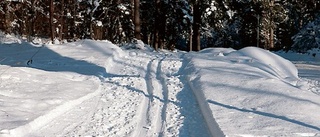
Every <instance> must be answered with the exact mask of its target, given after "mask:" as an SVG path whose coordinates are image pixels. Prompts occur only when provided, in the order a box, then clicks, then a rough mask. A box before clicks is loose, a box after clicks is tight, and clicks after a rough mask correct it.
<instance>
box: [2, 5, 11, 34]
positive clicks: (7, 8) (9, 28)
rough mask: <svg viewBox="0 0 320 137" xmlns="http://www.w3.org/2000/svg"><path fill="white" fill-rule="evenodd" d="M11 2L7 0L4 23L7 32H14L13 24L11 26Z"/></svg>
mask: <svg viewBox="0 0 320 137" xmlns="http://www.w3.org/2000/svg"><path fill="white" fill-rule="evenodd" d="M9 4H10V2H7V1H5V19H4V20H5V21H4V22H5V25H4V27H5V33H12V31H11V26H10V24H11V21H10V15H11V13H10V11H9V9H10V8H9Z"/></svg>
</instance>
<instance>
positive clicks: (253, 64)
mask: <svg viewBox="0 0 320 137" xmlns="http://www.w3.org/2000/svg"><path fill="white" fill-rule="evenodd" d="M230 51H231V52H230ZM186 59H187V60H188V64H187V65H186V69H185V73H186V74H187V75H189V79H190V85H191V86H192V87H193V90H194V93H195V94H196V96H198V101H199V104H206V103H207V104H208V107H209V108H208V110H209V112H208V110H207V111H204V112H203V113H211V114H212V116H213V117H214V119H215V120H216V122H217V123H218V125H219V127H220V128H221V130H222V132H223V133H224V134H225V135H226V136H231V137H237V136H303V135H305V134H309V135H318V134H319V131H320V128H319V127H320V123H319V122H317V121H318V120H319V119H320V114H318V113H313V112H317V111H318V110H319V109H320V96H319V95H317V94H315V93H313V92H310V91H307V90H302V89H299V88H297V87H296V85H295V83H294V81H296V80H299V78H298V77H297V70H296V68H295V67H294V66H293V65H292V63H290V62H288V61H287V60H285V59H283V58H281V57H279V56H277V55H274V54H273V53H271V52H269V51H265V50H261V49H257V48H252V47H250V48H245V49H242V50H238V51H232V50H230V49H217V50H215V49H209V50H206V51H202V53H190V54H187V55H186ZM210 111H211V112H210ZM212 124H213V125H215V124H214V123H212Z"/></svg>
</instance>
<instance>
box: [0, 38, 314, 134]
mask: <svg viewBox="0 0 320 137" xmlns="http://www.w3.org/2000/svg"><path fill="white" fill-rule="evenodd" d="M38 41H41V40H38ZM132 46H133V47H132ZM277 54H278V55H276V54H275V53H272V52H269V51H266V50H262V49H258V48H255V47H248V48H244V49H241V50H233V49H224V48H214V49H205V50H203V51H200V52H199V53H195V52H190V53H185V52H182V51H176V52H170V51H165V50H163V51H154V50H151V49H150V48H148V46H147V45H145V44H144V43H143V42H142V41H137V42H136V44H133V45H129V46H123V47H121V48H120V47H118V46H116V45H114V44H112V43H110V42H109V41H93V40H80V41H77V42H73V43H64V44H59V45H56V44H50V45H46V44H45V45H35V44H31V43H27V42H24V41H23V40H20V39H17V38H15V37H11V36H2V37H1V44H0V136H1V137H2V136H4V137H11V136H14V137H19V136H114V137H115V136H148V137H155V136H183V137H185V136H190V137H191V136H199V137H200V136H203V137H206V136H218V137H220V136H228V137H249V136H288V137H291V136H298V137H299V136H300V137H304V136H320V123H319V119H320V113H319V110H320V83H319V77H320V76H319V75H320V73H319V72H320V71H319V70H320V69H319V68H320V67H319V64H317V61H316V60H314V61H313V62H314V63H312V64H309V63H308V61H306V60H303V61H304V62H302V61H294V63H295V64H293V63H292V62H290V61H288V60H287V59H284V58H282V57H280V56H279V55H281V56H285V57H286V58H287V57H288V58H290V57H294V56H296V54H293V53H277ZM300 59H301V58H300Z"/></svg>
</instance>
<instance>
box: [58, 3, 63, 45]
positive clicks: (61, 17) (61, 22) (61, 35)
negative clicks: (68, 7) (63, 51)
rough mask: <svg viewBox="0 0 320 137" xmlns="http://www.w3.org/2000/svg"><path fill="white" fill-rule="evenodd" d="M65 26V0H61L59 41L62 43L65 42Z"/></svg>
mask: <svg viewBox="0 0 320 137" xmlns="http://www.w3.org/2000/svg"><path fill="white" fill-rule="evenodd" d="M63 26H64V0H61V15H60V29H59V30H60V32H59V39H60V41H62V40H63V29H64V28H63Z"/></svg>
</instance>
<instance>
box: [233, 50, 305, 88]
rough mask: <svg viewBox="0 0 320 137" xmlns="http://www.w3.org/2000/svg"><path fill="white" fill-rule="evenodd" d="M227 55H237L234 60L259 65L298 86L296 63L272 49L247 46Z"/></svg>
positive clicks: (258, 66) (262, 68) (254, 65)
mask: <svg viewBox="0 0 320 137" xmlns="http://www.w3.org/2000/svg"><path fill="white" fill-rule="evenodd" d="M227 56H229V57H237V59H236V60H232V61H234V62H238V63H239V62H241V63H244V64H247V65H250V66H253V67H257V68H259V69H261V70H263V71H265V72H267V73H270V74H271V75H273V76H275V77H277V78H279V79H280V80H282V81H284V82H286V83H289V84H291V85H293V86H297V85H296V84H297V82H298V81H299V77H298V70H297V68H296V67H295V65H294V64H293V63H292V62H290V61H289V60H286V59H284V58H282V57H280V56H278V55H276V54H274V53H272V52H270V51H267V50H264V49H261V48H256V47H246V48H243V49H240V50H238V51H234V52H231V53H229V54H228V55H227Z"/></svg>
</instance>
